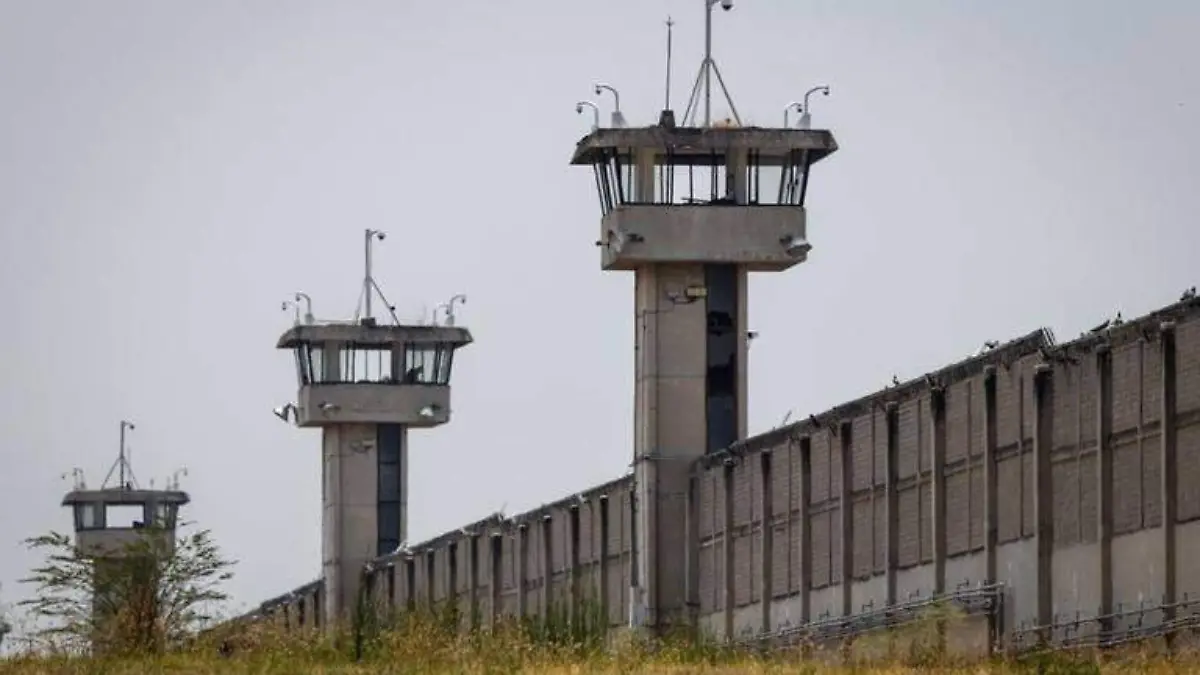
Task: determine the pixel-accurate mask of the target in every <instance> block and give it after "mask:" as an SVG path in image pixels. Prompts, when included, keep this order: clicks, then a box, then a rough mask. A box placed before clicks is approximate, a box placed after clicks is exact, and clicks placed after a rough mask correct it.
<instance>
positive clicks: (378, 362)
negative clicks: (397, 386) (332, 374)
mask: <svg viewBox="0 0 1200 675" xmlns="http://www.w3.org/2000/svg"><path fill="white" fill-rule="evenodd" d="M339 372H340V373H341V376H342V377H341V380H342V381H343V382H348V383H351V384H389V383H391V382H393V381H394V379H395V378H394V377H393V375H392V350H391V349H390V348H385V347H377V346H369V347H363V346H356V345H353V344H349V345H346V346H344V347H343V348H342V350H341V368H340V369H339Z"/></svg>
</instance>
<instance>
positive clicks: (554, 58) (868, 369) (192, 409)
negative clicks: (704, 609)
mask: <svg viewBox="0 0 1200 675" xmlns="http://www.w3.org/2000/svg"><path fill="white" fill-rule="evenodd" d="M702 7H703V3H702V2H701V1H700V0H612V1H609V2H599V1H596V0H591V1H588V2H581V1H576V0H570V1H564V0H513V1H508V2H495V1H491V2H485V1H482V0H479V1H468V0H439V1H437V2H433V1H427V2H421V3H414V2H404V1H402V0H338V1H336V2H335V1H333V0H325V1H324V2H317V1H310V0H290V1H288V2H284V1H276V2H268V1H266V0H263V1H260V2H246V1H244V0H206V1H205V2H183V1H181V0H178V1H150V0H143V1H141V2H134V1H132V0H106V1H105V2H88V1H82V0H80V1H74V2H66V1H56V0H0V289H2V290H3V292H4V301H5V310H4V313H3V319H2V322H0V326H2V330H0V434H2V438H0V457H2V458H3V460H4V462H3V466H2V467H0V509H2V512H3V514H4V515H3V517H2V518H0V545H2V546H0V549H2V550H3V555H2V556H0V583H3V585H4V586H3V592H2V599H3V600H4V601H7V602H15V601H16V600H18V599H19V598H20V597H23V596H24V594H25V593H27V592H28V589H24V588H21V587H20V586H19V585H18V584H17V583H16V580H17V579H18V578H20V577H21V576H23V575H24V574H25V573H26V571H27V570H28V569H29V568H30V566H31V565H33V564H34V563H35V562H37V561H36V560H35V559H34V558H32V557H31V556H30V555H29V554H27V553H25V552H24V551H22V550H21V549H20V547H19V546H18V543H19V542H20V541H21V540H22V539H23V538H24V537H27V536H31V535H36V534H40V533H43V532H45V531H47V530H49V529H52V528H53V529H57V530H60V531H68V530H69V529H70V527H71V519H70V514H69V513H68V512H67V511H66V510H65V509H63V508H62V507H60V506H59V500H60V499H61V497H62V494H63V493H64V492H65V491H67V490H68V489H69V488H70V483H69V481H64V480H62V479H61V478H60V475H61V474H62V473H63V472H67V471H69V470H70V469H71V468H72V467H81V468H83V469H84V470H85V472H86V475H87V477H88V479H89V483H90V484H92V485H98V484H99V482H100V481H101V479H102V478H103V476H104V472H105V471H106V470H107V469H108V467H109V465H110V464H111V463H112V461H113V459H114V458H115V455H116V451H117V433H118V421H119V420H120V419H122V418H125V419H130V420H133V421H134V422H135V423H136V424H137V429H136V431H134V432H133V435H132V436H131V446H132V448H133V453H134V463H135V464H134V465H135V469H136V471H137V475H138V478H139V479H140V480H141V482H142V483H143V484H147V483H149V481H150V479H151V478H153V479H155V484H156V486H158V487H162V486H163V484H164V482H165V479H166V477H167V476H169V475H170V473H171V472H172V471H174V470H175V469H177V468H178V467H183V466H186V467H187V469H188V471H189V474H188V476H187V477H186V478H185V479H184V481H183V483H184V488H185V489H187V490H188V491H190V493H191V495H192V498H193V503H192V505H191V506H190V507H188V509H187V511H186V515H187V517H188V518H190V519H192V520H195V521H197V522H198V523H199V524H201V525H203V526H206V527H210V528H212V529H213V530H214V531H215V535H216V537H217V540H218V541H219V543H220V544H221V545H222V546H223V547H224V549H225V550H226V552H227V553H228V554H229V555H230V556H232V557H234V558H236V559H238V560H239V561H241V562H240V564H239V566H238V568H237V578H236V580H235V581H234V582H232V584H231V586H230V590H231V592H232V593H233V595H234V598H235V603H234V605H233V606H232V607H231V608H230V609H231V611H237V610H240V609H244V608H246V607H248V606H249V605H251V604H256V603H258V602H259V601H261V600H264V599H266V598H268V597H270V596H273V595H276V594H279V593H282V592H285V591H288V590H290V589H291V588H293V587H296V586H298V585H301V584H303V583H306V582H309V581H311V580H313V579H315V578H316V577H317V575H318V573H319V567H320V560H319V545H320V537H319V533H320V496H321V493H320V483H319V476H320V461H319V441H320V432H319V431H317V430H315V429H296V428H289V427H288V426H287V425H285V424H282V423H280V421H279V420H277V419H276V418H275V417H274V416H272V414H271V409H272V408H273V407H275V406H277V405H279V404H282V403H284V402H287V401H290V400H294V397H295V390H296V382H295V368H294V365H293V361H292V357H291V355H290V354H287V353H283V352H279V351H276V350H275V349H274V344H275V340H276V339H277V337H278V335H279V334H280V333H281V332H282V331H284V330H285V329H286V328H288V326H289V325H290V321H291V317H290V315H289V314H287V313H284V312H281V311H280V302H281V301H282V300H283V299H285V298H286V297H288V296H289V295H290V294H291V293H292V292H294V291H306V292H308V293H309V294H311V295H312V296H313V299H314V301H315V309H316V313H317V315H318V316H321V317H330V318H332V317H348V316H349V315H350V314H351V313H352V311H353V309H354V303H355V299H356V297H357V292H358V288H359V283H360V279H361V274H362V269H361V242H362V229H363V228H365V227H373V228H381V229H384V230H385V231H387V232H388V234H389V235H391V236H389V237H388V238H387V240H386V241H384V242H383V243H382V244H380V245H379V246H378V247H377V248H376V261H377V265H376V267H377V269H376V271H377V277H378V279H379V281H380V283H381V284H382V286H383V289H384V291H385V292H386V293H387V294H388V296H389V298H390V299H391V300H392V301H393V302H394V303H395V304H396V305H398V310H399V312H400V314H401V318H404V319H410V320H412V319H416V318H417V317H418V316H419V315H420V313H421V311H422V307H423V306H425V307H433V306H434V305H436V304H438V303H441V302H444V301H445V300H446V299H448V298H449V297H450V296H451V295H453V294H455V293H460V292H461V293H466V294H467V295H468V296H469V300H468V302H467V304H466V305H465V306H464V307H462V309H461V310H460V312H459V317H460V319H459V322H460V324H461V325H466V326H468V327H469V328H470V329H471V331H472V332H473V333H474V335H475V339H476V342H475V344H473V345H471V346H470V347H468V348H467V349H465V350H463V351H462V352H461V353H460V354H459V356H458V358H456V359H455V363H454V365H455V372H454V381H453V387H454V389H453V390H454V413H453V421H452V423H451V424H449V425H447V426H444V427H442V428H439V429H434V430H428V431H416V432H413V433H412V434H411V436H410V441H411V450H412V455H411V470H412V477H411V481H410V488H411V494H410V498H409V506H410V511H409V513H410V533H411V534H412V537H413V539H414V540H420V539H424V538H427V537H431V536H434V535H436V534H439V533H441V532H443V531H445V530H449V529H451V528H455V527H457V526H458V525H459V524H461V523H464V522H467V521H470V520H474V519H477V518H479V517H482V516H484V515H486V514H487V513H490V512H492V511H494V510H496V509H498V508H500V507H502V506H503V507H505V509H506V511H507V512H508V513H510V514H511V513H514V512H518V511H520V510H524V509H527V508H531V507H534V506H537V505H538V504H540V503H543V502H546V501H550V500H553V499H556V498H559V497H561V496H564V495H566V494H570V493H571V492H573V491H575V490H578V489H581V488H586V487H588V486H590V485H592V484H595V483H598V482H601V481H605V480H608V479H611V478H614V477H616V476H619V475H621V474H623V473H624V472H625V471H626V469H627V465H628V464H629V461H630V458H631V453H632V404H633V396H632V394H633V390H632V379H633V377H632V376H633V345H632V337H633V330H632V319H633V298H632V288H633V277H632V275H631V274H628V273H602V272H601V270H600V268H599V252H598V251H597V249H596V248H595V246H594V245H593V242H594V241H595V239H596V238H597V231H598V228H597V220H598V218H599V215H600V214H599V206H598V203H597V200H596V197H595V187H594V181H593V178H592V176H591V172H590V170H588V169H584V168H580V167H571V166H569V165H568V164H567V161H568V158H569V156H570V153H571V151H572V149H573V147H574V144H575V142H576V140H578V138H579V137H580V136H581V135H582V134H583V133H585V132H586V131H587V127H588V125H589V123H590V118H589V117H588V116H586V115H585V116H579V115H576V114H575V111H574V105H575V102H576V101H577V100H579V99H580V98H595V97H594V96H593V94H592V83H593V82H595V81H597V80H606V81H609V82H611V83H613V84H614V85H615V86H617V87H618V88H619V89H620V91H621V95H622V107H623V111H624V113H625V115H626V117H627V118H628V119H629V121H630V122H631V123H632V124H649V123H652V122H653V121H654V120H655V119H656V118H657V114H658V111H659V109H660V108H661V107H662V97H663V93H662V90H663V73H664V64H663V55H664V51H665V26H664V23H663V22H664V20H665V19H666V17H667V15H668V14H670V15H673V17H674V19H675V21H676V26H675V38H674V44H675V59H674V61H675V69H674V77H673V82H674V84H675V86H674V92H673V96H674V100H675V102H676V108H677V109H679V110H680V111H681V110H682V107H683V106H682V104H681V103H680V102H681V101H683V99H684V98H685V97H686V96H687V93H688V88H689V87H690V84H691V81H692V79H693V78H694V76H695V72H696V69H697V68H698V66H699V64H700V59H701V55H702V54H701V50H702V44H703V12H702ZM714 18H715V21H714V30H715V36H716V37H715V44H716V48H715V55H716V58H717V62H718V64H719V66H720V68H721V71H722V74H723V75H724V76H725V79H726V81H727V83H728V85H729V87H730V89H731V90H732V93H733V95H734V97H735V102H736V104H737V106H738V109H739V112H740V113H741V115H742V117H743V120H744V121H745V122H746V123H748V124H760V125H778V124H780V123H781V122H782V109H783V106H784V104H785V103H787V102H788V101H790V100H794V99H796V98H798V97H799V96H800V95H802V94H803V92H804V90H806V89H807V88H809V87H810V86H813V85H816V84H829V85H830V86H831V87H832V95H831V96H829V97H828V98H825V97H821V98H818V99H816V100H815V101H814V105H813V113H814V126H828V127H829V128H831V129H832V130H833V132H834V134H835V135H836V137H837V139H838V142H839V144H840V146H841V150H840V151H839V152H838V153H837V154H836V155H834V156H833V157H831V158H829V159H828V160H826V161H824V162H822V163H821V164H819V165H818V166H817V167H816V169H815V170H814V172H813V176H812V180H811V183H810V189H809V196H808V206H809V229H808V232H809V238H810V240H811V241H812V242H813V245H814V250H813V252H812V254H811V256H810V258H809V262H807V263H806V264H804V265H802V266H799V267H797V268H794V269H793V270H791V271H789V272H786V273H784V274H779V275H774V276H767V275H758V276H755V277H753V281H752V286H751V294H750V316H751V324H752V325H751V328H752V329H753V330H756V331H758V333H759V338H758V339H757V340H756V341H755V342H754V344H753V347H752V349H751V352H750V353H751V363H750V401H749V406H750V429H751V432H752V433H754V432H758V431H762V430H765V429H767V428H770V427H772V426H774V425H775V424H777V423H778V422H779V421H780V420H781V419H782V418H783V417H784V415H785V414H787V412H788V410H793V411H794V413H793V417H801V416H806V415H807V414H808V413H812V412H820V411H822V410H825V409H827V408H829V407H832V406H834V405H836V404H838V403H841V402H843V401H845V400H848V399H851V398H854V397H857V396H860V395H863V394H867V393H870V392H872V391H874V390H876V389H878V388H880V387H882V386H884V385H885V384H886V383H887V382H889V381H890V379H891V377H892V375H893V374H897V375H899V376H900V377H901V378H907V377H913V376H918V375H920V374H922V373H924V372H925V371H927V370H929V369H933V368H936V367H938V366H940V365H942V364H944V363H947V362H950V361H953V360H956V359H959V358H962V357H964V356H965V355H967V354H969V353H970V352H973V351H974V350H976V349H977V348H978V347H979V345H980V344H982V343H983V342H984V341H985V340H990V339H1007V338H1009V337H1013V336H1016V335H1018V334H1022V333H1025V332H1028V331H1030V330H1032V329H1035V328H1037V327H1039V326H1043V325H1045V326H1049V327H1051V328H1053V329H1054V330H1055V331H1056V333H1057V334H1058V336H1059V338H1060V339H1068V338H1071V337H1074V336H1076V335H1078V333H1080V332H1081V331H1083V330H1084V329H1086V328H1088V327H1090V326H1092V325H1094V324H1096V323H1099V322H1100V321H1101V320H1103V319H1104V318H1105V317H1107V316H1109V315H1112V314H1113V313H1115V312H1116V311H1118V310H1121V311H1123V312H1124V314H1125V315H1126V316H1132V315H1136V314H1141V313H1143V312H1145V311H1148V310H1151V309H1153V308H1155V307H1158V306H1160V305H1163V304H1167V303H1169V302H1172V301H1174V300H1175V299H1176V298H1177V297H1178V296H1179V294H1180V292H1181V291H1182V290H1183V289H1184V288H1186V287H1188V286H1191V285H1195V284H1198V283H1200V268H1198V267H1197V264H1196V260H1197V257H1196V256H1197V252H1198V251H1200V189H1197V184H1198V182H1200V181H1198V180H1197V179H1198V178H1200V124H1197V122H1198V121H1200V42H1196V40H1195V36H1196V35H1198V34H1200V3H1196V2H1193V1H1191V0H1178V1H1171V0H1154V1H1151V2H1144V3H1138V4H1136V6H1135V4H1133V3H1128V2H1116V1H1101V0H1072V1H1068V0H1059V1H1056V2H1046V1H1045V0H1036V1H1035V0H1013V1H1010V2H1004V3H995V2H983V1H982V0H956V1H951V0H905V1H904V2H896V1H892V0H858V1H854V2H846V1H845V0H837V1H834V0H737V2H736V7H735V8H734V9H733V11H731V12H728V13H726V12H720V11H717V12H716V14H715V17H714ZM602 105H603V107H604V109H605V112H606V113H607V111H608V109H609V108H610V106H611V99H610V98H606V99H604V100H602ZM716 112H719V113H722V114H723V113H724V110H723V109H719V110H718V111H716Z"/></svg>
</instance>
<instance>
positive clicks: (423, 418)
mask: <svg viewBox="0 0 1200 675" xmlns="http://www.w3.org/2000/svg"><path fill="white" fill-rule="evenodd" d="M377 239H383V233H382V232H380V231H378V230H367V231H366V266H367V272H366V275H365V278H364V280H363V295H362V297H361V299H360V309H364V308H365V309H364V311H363V312H362V313H361V314H360V313H359V312H358V311H356V312H355V317H354V318H353V319H352V320H350V321H342V322H338V321H318V320H316V319H314V318H313V317H312V312H311V306H310V307H309V311H308V312H307V313H306V315H305V316H304V317H300V316H299V310H298V309H297V322H296V325H295V326H293V327H292V328H291V329H289V330H288V331H287V332H285V333H284V334H283V336H282V337H280V338H279V342H278V344H277V345H276V346H277V347H278V348H279V349H288V350H291V351H293V352H294V354H295V358H296V368H297V375H298V380H299V382H298V383H299V394H298V399H297V403H296V404H294V405H289V406H285V409H281V410H277V411H276V414H277V415H279V416H280V417H283V418H285V419H287V418H289V417H291V418H293V419H294V420H295V422H296V423H297V424H298V425H299V426H301V427H319V428H320V429H321V447H322V453H321V454H322V461H321V503H322V518H321V532H322V541H323V544H322V578H323V579H324V582H325V583H324V587H325V597H324V599H323V602H322V606H323V608H324V613H325V615H324V617H323V618H324V620H325V622H326V625H332V624H333V622H335V621H337V620H339V619H345V618H347V617H348V616H349V614H350V612H351V610H352V609H353V608H354V606H355V602H356V600H357V598H358V592H359V587H360V582H361V574H362V571H363V568H364V567H365V565H366V564H367V562H369V561H370V560H373V559H374V558H377V557H379V556H381V555H386V554H389V553H392V552H394V551H396V550H397V549H398V548H399V547H400V546H401V545H402V544H403V543H404V542H405V541H406V540H407V538H408V507H407V504H408V430H409V429H410V428H414V427H415V428H428V427H435V426H439V425H442V424H445V423H446V422H448V421H450V372H451V366H452V364H453V360H454V353H455V351H456V350H457V349H458V348H459V347H462V346H464V345H467V344H469V343H470V342H471V334H470V332H469V331H467V329H465V328H460V327H456V326H454V305H455V303H456V302H458V301H460V300H465V297H464V296H455V297H454V298H452V299H451V300H450V302H449V303H447V304H446V305H442V306H441V307H442V308H444V309H445V310H446V318H445V321H444V325H437V324H436V310H435V318H434V321H435V323H433V324H427V325H400V322H399V320H397V319H396V315H395V313H394V312H393V311H392V308H391V307H390V306H388V308H387V309H388V311H389V313H390V314H391V319H392V321H393V324H391V325H387V324H380V323H378V322H377V321H376V319H375V317H373V316H372V315H371V297H372V295H373V294H378V295H379V297H380V299H382V300H383V301H384V304H385V305H387V299H386V298H384V297H383V293H382V291H380V289H379V287H378V285H377V284H376V283H375V281H374V278H373V277H372V276H371V245H372V241H373V240H377ZM297 299H298V300H300V299H307V296H304V295H303V294H297Z"/></svg>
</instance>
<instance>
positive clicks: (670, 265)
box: [571, 0, 838, 630]
mask: <svg viewBox="0 0 1200 675" xmlns="http://www.w3.org/2000/svg"><path fill="white" fill-rule="evenodd" d="M718 3H719V4H720V6H721V7H722V8H723V9H724V10H729V9H731V8H732V6H733V1H732V0H704V4H705V12H706V14H705V32H706V39H705V45H706V52H705V56H704V60H703V62H702V63H701V66H700V70H699V72H697V74H696V79H695V82H694V84H693V86H692V92H691V96H690V97H689V102H688V106H687V109H686V110H685V112H684V114H683V118H682V119H681V120H680V122H681V123H680V124H676V120H675V113H674V112H673V111H672V110H671V109H670V77H669V73H670V47H669V45H670V32H669V31H670V25H671V22H670V21H668V42H667V44H668V60H667V63H668V79H667V83H668V84H667V102H666V106H665V108H664V109H663V110H662V112H661V113H660V116H659V120H658V123H657V124H654V125H651V126H643V127H626V126H625V124H624V115H623V114H622V115H617V114H616V113H614V114H613V119H614V123H613V125H612V126H611V127H608V128H602V127H601V126H600V124H599V112H598V109H597V107H596V105H595V104H594V103H592V102H589V101H580V102H579V103H578V104H577V105H576V110H577V111H578V112H580V113H582V111H583V109H584V108H585V107H591V108H592V110H593V113H594V115H595V117H594V119H595V122H594V124H593V128H592V130H591V132H590V133H588V134H587V135H586V136H584V137H583V138H581V139H580V140H579V141H578V143H577V144H576V146H575V150H574V153H573V154H572V156H571V164H573V165H577V166H586V167H591V169H592V174H593V175H594V177H595V184H596V190H597V194H598V196H599V200H600V222H599V238H598V239H597V240H596V242H595V243H596V246H597V247H598V248H599V258H600V267H601V268H602V269H603V270H606V271H632V272H633V273H634V305H633V309H634V326H635V331H634V335H635V338H634V354H635V365H634V387H635V388H634V459H633V465H634V483H635V486H636V495H635V500H636V504H637V506H636V508H635V514H636V515H635V521H634V525H633V531H634V532H636V533H637V534H636V540H635V542H634V548H635V550H636V551H638V552H639V554H638V556H637V566H636V569H635V571H634V573H633V579H632V580H631V584H630V585H631V588H630V592H631V596H632V597H631V602H630V607H631V608H632V610H631V617H630V621H631V623H632V624H633V625H635V626H648V627H652V628H655V629H659V630H666V629H668V628H670V627H671V626H678V625H685V624H694V622H695V616H693V615H691V611H692V609H693V608H695V607H697V606H698V599H697V598H698V595H697V594H698V590H697V589H696V588H688V587H686V585H685V574H684V570H685V569H689V568H694V566H695V565H696V564H697V559H698V558H697V555H698V554H697V550H696V541H697V538H696V537H695V535H690V536H689V535H688V526H689V524H690V525H692V526H694V523H690V522H689V517H688V514H687V513H686V509H685V504H686V499H685V495H687V494H688V493H689V491H690V490H691V489H692V488H693V486H692V485H691V481H692V480H694V478H693V477H692V473H691V470H692V467H693V465H694V464H695V462H696V460H698V459H699V458H701V457H702V456H703V455H705V454H708V453H715V452H719V451H721V450H723V449H725V448H727V447H729V446H730V445H731V444H733V443H734V442H736V441H738V440H740V439H743V438H745V437H746V435H747V431H746V421H747V420H746V398H747V380H746V375H747V370H748V369H747V359H748V346H749V340H750V339H751V337H753V333H752V331H751V330H750V327H749V325H748V304H749V303H748V276H749V274H750V273H752V272H782V271H784V270H787V269H790V268H792V267H794V266H796V265H799V264H800V263H803V262H804V261H806V260H807V259H808V256H809V254H810V252H811V251H812V245H811V244H810V241H809V231H808V214H807V212H806V210H805V203H806V199H807V197H808V195H809V191H810V176H811V174H812V169H813V166H814V165H815V164H816V163H817V162H818V161H820V160H823V159H825V158H826V157H828V156H829V155H830V154H832V153H834V152H835V151H836V150H837V147H838V146H837V142H836V141H835V140H834V137H833V134H831V133H830V132H829V131H827V130H822V129H813V128H811V116H810V115H809V111H808V98H809V97H810V96H811V95H812V94H813V93H816V92H824V93H828V91H829V88H828V87H826V86H821V87H814V88H812V89H810V90H808V92H807V93H805V95H804V97H803V98H804V103H803V104H801V103H789V104H788V105H787V106H786V107H785V108H784V114H783V117H784V124H783V125H782V126H780V127H761V126H754V127H750V126H743V125H742V123H741V120H740V118H739V117H738V112H737V108H736V107H735V106H734V104H733V100H732V97H730V95H729V92H728V91H727V90H726V89H725V83H724V80H723V78H722V77H721V73H720V70H719V69H718V68H717V65H716V62H715V61H714V60H713V58H712V52H711V47H712V10H713V8H714V7H715V6H716V5H717V4H718ZM714 75H715V76H716V80H717V82H718V84H719V85H720V87H721V89H722V91H723V93H724V94H725V101H726V103H728V105H729V111H730V113H731V116H732V119H726V120H722V121H720V122H717V121H714V120H712V116H711V110H710V108H711V99H712V92H711V85H710V81H711V80H712V79H713V76H714ZM604 89H608V90H612V87H611V86H608V85H596V92H597V94H599V93H600V92H601V91H602V90H604ZM613 91H614V93H615V90H613ZM701 94H702V95H703V96H702V97H701ZM617 101H618V106H619V99H617ZM701 102H703V105H701ZM793 110H797V111H799V112H800V113H801V115H800V118H799V126H798V127H793V126H790V125H789V123H788V113H789V112H791V111H793ZM697 111H702V112H703V118H702V122H701V123H700V124H694V123H689V122H690V121H691V120H693V119H694V118H695V117H696V115H697ZM726 601H727V602H729V601H730V600H728V599H727V600H726Z"/></svg>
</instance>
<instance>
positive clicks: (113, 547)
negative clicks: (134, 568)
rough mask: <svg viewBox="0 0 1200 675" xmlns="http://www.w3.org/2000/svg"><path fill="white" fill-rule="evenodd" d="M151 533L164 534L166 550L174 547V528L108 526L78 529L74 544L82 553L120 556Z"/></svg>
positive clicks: (99, 556) (96, 555)
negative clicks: (98, 528) (99, 528)
mask: <svg viewBox="0 0 1200 675" xmlns="http://www.w3.org/2000/svg"><path fill="white" fill-rule="evenodd" d="M151 533H154V534H161V535H162V536H165V537H166V538H167V539H166V542H165V543H166V548H167V550H168V551H171V550H174V549H175V530H174V528H169V527H167V528H159V527H154V528H140V527H108V528H104V529H102V530H79V531H77V532H76V533H75V545H76V546H77V547H78V548H79V550H80V551H81V552H82V553H83V554H84V555H88V556H92V557H97V558H120V557H122V555H124V554H126V553H128V552H130V551H131V550H138V549H137V548H135V547H137V546H138V542H140V541H141V540H142V537H145V536H147V535H149V534H151Z"/></svg>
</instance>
